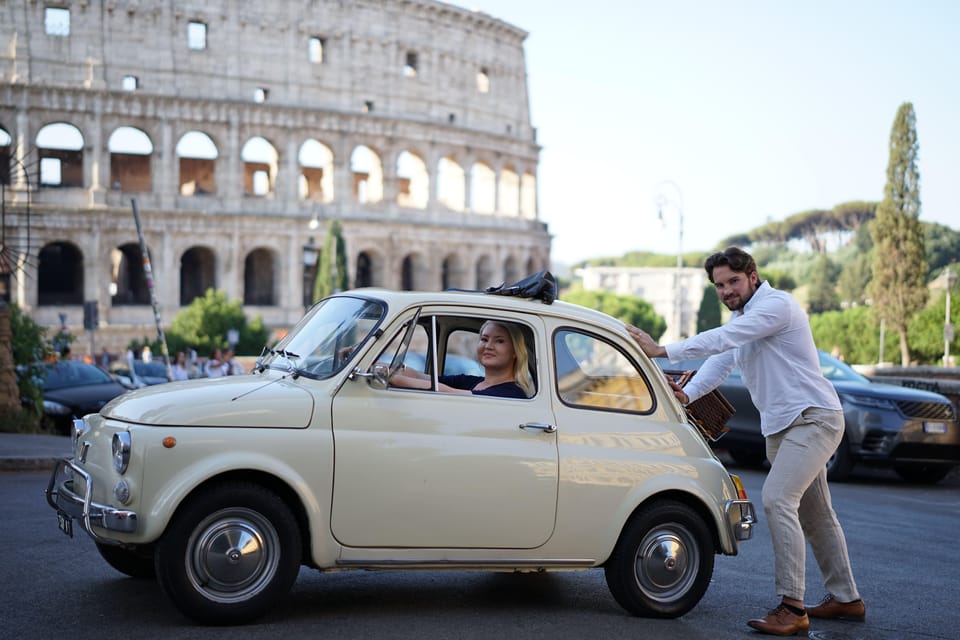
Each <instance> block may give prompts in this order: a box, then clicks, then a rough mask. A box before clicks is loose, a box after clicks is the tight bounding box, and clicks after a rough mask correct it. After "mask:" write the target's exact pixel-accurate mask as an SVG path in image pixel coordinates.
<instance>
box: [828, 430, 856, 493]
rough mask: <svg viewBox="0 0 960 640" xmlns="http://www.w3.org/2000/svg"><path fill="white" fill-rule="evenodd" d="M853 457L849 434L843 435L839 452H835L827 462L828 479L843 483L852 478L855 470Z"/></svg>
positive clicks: (838, 447)
mask: <svg viewBox="0 0 960 640" xmlns="http://www.w3.org/2000/svg"><path fill="white" fill-rule="evenodd" d="M853 465H854V462H853V455H852V454H851V453H850V440H848V439H847V434H846V433H844V434H843V438H842V439H841V440H840V444H839V445H838V446H837V450H836V451H834V452H833V455H832V456H830V459H829V460H827V479H828V480H833V481H835V482H843V481H844V480H846V479H847V478H849V477H850V472H851V471H852V470H853Z"/></svg>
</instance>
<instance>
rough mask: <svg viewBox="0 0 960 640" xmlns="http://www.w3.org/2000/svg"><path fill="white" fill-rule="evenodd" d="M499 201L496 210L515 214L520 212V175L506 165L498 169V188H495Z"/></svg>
mask: <svg viewBox="0 0 960 640" xmlns="http://www.w3.org/2000/svg"><path fill="white" fill-rule="evenodd" d="M497 196H498V198H499V200H500V201H499V202H498V203H497V211H499V212H500V213H502V214H504V215H508V216H516V215H518V214H519V213H520V176H519V175H517V172H516V171H514V170H513V167H511V166H509V165H507V166H505V167H504V168H503V169H501V170H500V188H499V189H498V190H497Z"/></svg>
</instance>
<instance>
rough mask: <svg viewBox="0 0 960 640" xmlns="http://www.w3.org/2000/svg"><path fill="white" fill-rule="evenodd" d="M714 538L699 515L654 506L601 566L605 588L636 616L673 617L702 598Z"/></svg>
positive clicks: (635, 520)
mask: <svg viewBox="0 0 960 640" xmlns="http://www.w3.org/2000/svg"><path fill="white" fill-rule="evenodd" d="M713 555H714V549H713V539H712V537H711V535H710V531H709V530H708V528H707V525H706V524H705V523H704V521H703V519H702V518H701V517H700V515H699V514H698V513H697V512H696V511H694V510H693V509H691V508H690V507H688V506H687V505H684V504H680V503H678V502H657V503H654V504H651V505H648V506H646V507H643V508H642V509H641V510H640V511H638V512H637V513H636V514H634V516H633V517H632V518H631V519H630V521H629V523H628V524H627V526H626V527H625V528H624V530H623V532H622V533H621V534H620V539H619V540H618V541H617V546H616V547H615V548H614V550H613V553H612V554H611V556H610V558H609V559H608V560H607V562H606V564H605V565H604V572H605V575H606V579H607V586H608V587H609V588H610V592H611V593H612V594H613V597H614V598H615V599H616V601H617V602H618V603H619V604H620V606H622V607H623V608H624V609H626V610H627V611H629V612H630V613H631V614H633V615H636V616H646V617H650V618H677V617H679V616H682V615H683V614H685V613H687V612H688V611H690V610H691V609H692V608H693V607H694V606H696V604H697V603H698V602H700V599H701V598H702V597H703V594H704V593H706V591H707V586H708V585H709V583H710V577H711V576H712V575H713Z"/></svg>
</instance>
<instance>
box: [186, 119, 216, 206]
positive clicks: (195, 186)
mask: <svg viewBox="0 0 960 640" xmlns="http://www.w3.org/2000/svg"><path fill="white" fill-rule="evenodd" d="M176 153H177V158H178V159H179V168H180V178H179V180H180V181H179V191H180V195H182V196H193V195H204V194H212V193H216V192H217V180H216V174H215V170H216V163H217V158H218V157H219V155H220V152H219V151H218V150H217V145H216V144H214V142H213V140H212V139H211V138H210V136H208V135H207V134H205V133H204V132H202V131H187V132H186V133H184V134H183V135H182V136H181V137H180V140H179V141H178V142H177V147H176Z"/></svg>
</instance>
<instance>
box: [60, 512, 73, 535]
mask: <svg viewBox="0 0 960 640" xmlns="http://www.w3.org/2000/svg"><path fill="white" fill-rule="evenodd" d="M57 527H59V528H60V531H63V532H64V533H65V534H67V535H68V536H70V537H71V538H72V537H73V518H71V517H70V516H68V515H67V514H65V513H64V512H62V511H58V512H57Z"/></svg>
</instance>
